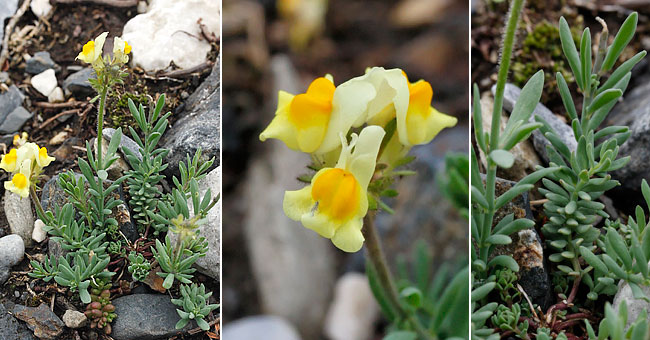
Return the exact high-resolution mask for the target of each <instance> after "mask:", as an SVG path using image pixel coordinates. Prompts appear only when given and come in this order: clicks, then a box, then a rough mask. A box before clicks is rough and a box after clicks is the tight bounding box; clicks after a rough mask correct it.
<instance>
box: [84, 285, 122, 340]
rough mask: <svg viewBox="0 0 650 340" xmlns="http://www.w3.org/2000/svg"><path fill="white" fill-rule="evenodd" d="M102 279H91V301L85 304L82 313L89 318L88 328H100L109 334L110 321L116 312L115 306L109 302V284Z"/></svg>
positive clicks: (110, 328) (110, 330)
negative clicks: (84, 309)
mask: <svg viewBox="0 0 650 340" xmlns="http://www.w3.org/2000/svg"><path fill="white" fill-rule="evenodd" d="M103 281H104V280H101V279H100V280H96V281H93V284H92V289H91V293H90V298H91V301H92V302H90V303H89V304H88V306H86V311H85V312H84V314H85V315H86V317H87V318H88V320H90V328H98V329H102V330H103V331H104V333H105V334H111V332H112V327H111V322H112V321H113V319H115V317H116V316H117V314H115V306H114V305H113V304H112V303H111V291H110V288H111V284H110V282H103Z"/></svg>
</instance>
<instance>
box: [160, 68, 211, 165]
mask: <svg viewBox="0 0 650 340" xmlns="http://www.w3.org/2000/svg"><path fill="white" fill-rule="evenodd" d="M220 88H221V86H220V82H219V62H217V63H215V65H214V67H213V69H212V73H211V74H210V75H209V76H208V77H207V78H206V79H205V81H204V82H203V84H201V86H199V88H198V89H197V90H196V91H195V92H194V93H193V94H192V95H191V96H190V97H189V98H188V99H187V101H185V103H184V104H185V106H184V111H183V112H182V113H181V114H180V117H181V118H180V119H179V120H178V121H177V122H176V123H175V124H174V126H172V127H171V129H169V131H167V132H166V133H165V135H164V137H163V139H162V140H161V146H162V147H163V148H166V149H169V154H168V155H167V157H166V158H165V161H167V163H169V167H168V168H167V169H166V170H165V175H166V176H167V177H171V176H174V175H176V176H177V177H178V174H179V172H178V163H179V162H180V161H184V162H185V161H186V159H187V155H188V154H189V155H190V157H193V156H194V153H195V152H196V150H197V149H199V148H201V150H202V153H201V160H202V161H207V160H209V159H211V158H213V157H214V158H215V160H214V163H213V164H212V167H211V169H209V170H212V169H214V168H215V167H217V166H219V162H220V160H219V150H220V145H219V140H220V138H219V136H220V130H219V117H220V115H221V114H220V111H219V107H220V99H219V95H220V92H221V89H220ZM209 170H208V171H209Z"/></svg>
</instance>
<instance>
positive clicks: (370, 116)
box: [366, 67, 409, 126]
mask: <svg viewBox="0 0 650 340" xmlns="http://www.w3.org/2000/svg"><path fill="white" fill-rule="evenodd" d="M366 76H367V79H368V81H369V82H370V83H371V84H373V86H374V87H375V90H376V91H377V95H376V97H375V98H374V99H373V100H372V101H371V102H370V103H369V104H368V111H367V113H366V116H367V121H368V124H371V125H380V126H385V125H386V124H387V123H388V122H389V121H390V120H391V119H393V118H395V117H396V116H405V115H406V112H407V110H408V105H409V88H408V81H407V79H406V77H404V73H403V71H402V70H400V69H390V70H385V69H384V68H382V67H373V68H372V69H370V70H368V73H367V74H366Z"/></svg>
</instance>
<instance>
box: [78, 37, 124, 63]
mask: <svg viewBox="0 0 650 340" xmlns="http://www.w3.org/2000/svg"><path fill="white" fill-rule="evenodd" d="M107 36H108V32H104V33H102V34H100V35H99V36H97V38H95V39H94V40H91V41H89V42H87V43H86V44H85V45H84V46H83V49H82V50H81V52H79V55H77V58H76V59H80V60H81V61H83V62H85V63H88V64H91V65H93V67H94V68H95V69H97V68H98V67H101V66H102V63H103V61H104V60H103V58H102V55H103V50H104V42H106V37H107ZM129 53H131V45H129V43H127V42H126V41H125V40H122V39H121V38H119V37H115V38H114V39H113V62H114V63H119V64H126V63H128V62H129V56H128V54H129Z"/></svg>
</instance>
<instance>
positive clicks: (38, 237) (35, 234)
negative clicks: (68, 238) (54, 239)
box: [32, 219, 47, 243]
mask: <svg viewBox="0 0 650 340" xmlns="http://www.w3.org/2000/svg"><path fill="white" fill-rule="evenodd" d="M43 227H45V223H43V221H41V220H40V219H38V220H36V222H34V230H33V231H32V240H34V241H36V242H37V243H41V242H43V240H45V238H46V237H47V233H46V232H45V230H43Z"/></svg>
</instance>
